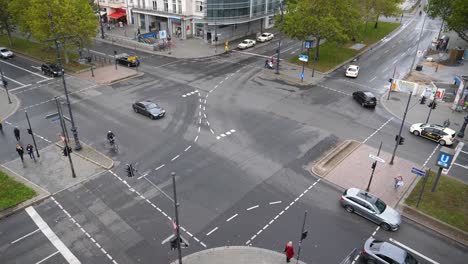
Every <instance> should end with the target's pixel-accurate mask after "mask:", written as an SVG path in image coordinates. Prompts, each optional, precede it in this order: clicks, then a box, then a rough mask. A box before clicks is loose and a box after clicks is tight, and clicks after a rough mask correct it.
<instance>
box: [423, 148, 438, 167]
mask: <svg viewBox="0 0 468 264" xmlns="http://www.w3.org/2000/svg"><path fill="white" fill-rule="evenodd" d="M439 146H440V145H439V144H437V145H436V146H435V148H434V150H433V151H432V153H431V155H429V157H427V159H426V161H424V164H423V165H422V166H423V167H426V164H427V163H428V162H429V160H430V159H431V158H432V155H434V153H435V152H436V151H437V149H438V148H439Z"/></svg>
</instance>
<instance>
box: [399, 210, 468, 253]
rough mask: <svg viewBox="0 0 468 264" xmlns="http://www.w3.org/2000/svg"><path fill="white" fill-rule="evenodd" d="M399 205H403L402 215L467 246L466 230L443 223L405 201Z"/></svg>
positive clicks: (467, 235)
mask: <svg viewBox="0 0 468 264" xmlns="http://www.w3.org/2000/svg"><path fill="white" fill-rule="evenodd" d="M401 206H402V207H403V210H402V214H403V216H404V217H406V218H408V219H409V220H411V221H413V222H414V223H416V224H418V225H421V226H424V227H427V228H429V229H431V230H433V231H435V232H437V233H438V234H440V235H442V236H444V237H447V238H449V239H451V240H453V241H455V242H457V243H460V244H462V245H464V246H465V247H468V233H467V232H465V231H463V230H460V229H458V228H456V227H453V226H451V225H449V224H447V223H444V222H442V221H440V220H438V219H436V218H434V217H432V216H430V215H427V214H425V213H423V212H421V211H419V210H418V209H415V208H413V207H410V206H408V205H406V204H405V203H403V204H402V205H401Z"/></svg>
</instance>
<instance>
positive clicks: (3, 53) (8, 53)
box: [0, 47, 15, 59]
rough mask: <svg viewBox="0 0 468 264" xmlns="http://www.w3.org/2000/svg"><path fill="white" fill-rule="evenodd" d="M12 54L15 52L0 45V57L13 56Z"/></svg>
mask: <svg viewBox="0 0 468 264" xmlns="http://www.w3.org/2000/svg"><path fill="white" fill-rule="evenodd" d="M14 56H15V54H13V52H12V51H11V50H9V49H7V48H4V47H0V57H2V59H8V58H13V57H14Z"/></svg>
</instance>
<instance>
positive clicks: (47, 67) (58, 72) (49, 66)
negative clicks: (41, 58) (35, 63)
mask: <svg viewBox="0 0 468 264" xmlns="http://www.w3.org/2000/svg"><path fill="white" fill-rule="evenodd" d="M41 71H42V73H44V75H48V76H53V77H58V76H62V74H63V73H64V71H63V69H60V67H59V66H58V65H57V64H53V63H44V64H42V65H41Z"/></svg>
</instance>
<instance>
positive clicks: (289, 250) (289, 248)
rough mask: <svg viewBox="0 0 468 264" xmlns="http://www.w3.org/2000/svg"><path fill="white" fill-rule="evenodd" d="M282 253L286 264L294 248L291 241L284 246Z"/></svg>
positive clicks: (291, 256) (292, 254) (289, 260)
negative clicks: (284, 255)
mask: <svg viewBox="0 0 468 264" xmlns="http://www.w3.org/2000/svg"><path fill="white" fill-rule="evenodd" d="M284 252H285V254H286V262H287V263H289V262H291V259H292V258H293V256H294V246H293V243H292V241H289V242H288V243H287V244H286V247H285V248H284Z"/></svg>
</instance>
